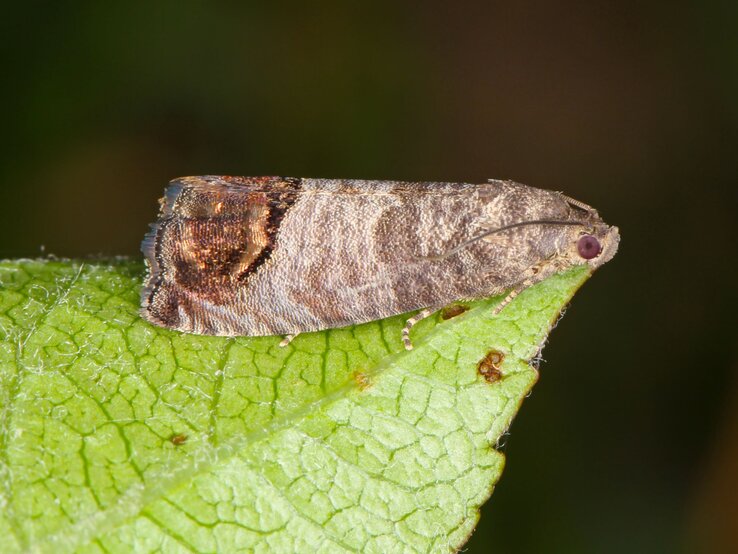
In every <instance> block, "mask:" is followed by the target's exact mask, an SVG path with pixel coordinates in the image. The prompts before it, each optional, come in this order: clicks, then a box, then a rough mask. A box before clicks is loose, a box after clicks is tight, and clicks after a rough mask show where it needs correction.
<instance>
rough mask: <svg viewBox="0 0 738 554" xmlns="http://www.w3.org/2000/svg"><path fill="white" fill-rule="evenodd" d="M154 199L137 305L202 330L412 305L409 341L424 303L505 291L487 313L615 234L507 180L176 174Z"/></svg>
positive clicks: (237, 331) (269, 327) (609, 250)
mask: <svg viewBox="0 0 738 554" xmlns="http://www.w3.org/2000/svg"><path fill="white" fill-rule="evenodd" d="M160 204H161V210H160V214H159V219H158V221H157V222H156V223H154V224H153V225H152V226H151V231H150V232H149V233H148V234H147V235H146V238H145V239H144V241H143V244H142V250H143V253H144V254H145V256H146V262H147V266H148V269H149V273H148V277H147V279H146V283H145V286H144V287H143V291H142V295H141V299H142V314H143V316H144V317H145V318H146V319H147V320H148V321H150V322H151V323H154V324H156V325H161V326H163V327H167V328H170V329H176V330H178V331H185V332H189V333H197V334H203V335H220V336H236V335H247V336H262V335H287V336H288V337H290V338H291V336H293V335H296V334H298V333H303V332H308V331H319V330H322V329H330V328H334V327H343V326H347V325H354V324H357V323H364V322H367V321H372V320H375V319H381V318H385V317H389V316H392V315H396V314H400V313H404V312H409V311H413V310H421V312H420V313H419V314H417V315H416V316H414V317H412V318H410V319H409V320H408V322H407V326H406V327H405V330H404V331H403V340H404V342H405V346H406V347H407V348H412V346H411V343H410V338H409V333H410V329H411V327H412V326H413V325H414V324H415V323H416V322H417V321H419V320H420V319H422V318H423V317H425V316H427V315H428V314H430V313H432V312H433V311H434V310H436V309H439V308H441V307H443V306H445V305H447V304H449V303H451V302H454V301H462V300H474V299H480V298H485V297H488V296H493V295H497V294H500V293H502V292H503V291H505V290H509V293H508V295H507V296H506V298H505V300H503V302H502V303H501V304H500V305H498V307H497V308H496V309H495V313H497V312H499V311H500V310H501V309H502V308H503V307H504V306H505V305H507V303H509V302H510V300H512V298H514V297H515V295H517V294H518V293H519V292H520V291H522V290H523V289H525V288H526V287H529V286H531V285H533V284H535V283H537V282H539V281H542V280H543V279H545V278H546V277H548V276H549V275H551V274H553V273H555V272H559V271H562V270H564V269H567V268H570V267H572V266H575V265H582V264H586V265H588V266H589V267H590V269H591V270H594V269H596V268H597V267H599V266H600V265H602V264H603V263H605V262H607V261H608V260H610V259H611V258H612V257H613V255H614V254H615V252H616V251H617V247H618V241H619V235H618V229H617V227H610V226H608V225H606V224H605V223H604V222H603V221H602V219H600V217H599V215H598V214H597V212H596V211H595V210H594V209H592V208H591V207H589V206H587V205H586V204H583V203H581V202H578V201H576V200H573V199H571V198H568V197H567V196H564V195H563V194H561V193H558V192H552V191H547V190H540V189H536V188H532V187H528V186H525V185H521V184H519V183H515V182H512V181H494V180H491V181H489V182H487V183H482V184H477V185H473V184H465V183H427V182H421V183H410V182H399V181H355V180H332V179H298V178H282V177H220V176H205V177H183V178H180V179H175V180H174V181H172V182H171V183H170V184H169V187H168V188H167V190H166V194H165V196H164V198H162V199H161V201H160ZM286 341H287V342H288V341H289V338H288V339H286ZM283 342H284V341H283ZM285 344H286V342H285Z"/></svg>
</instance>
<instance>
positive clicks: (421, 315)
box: [402, 308, 436, 350]
mask: <svg viewBox="0 0 738 554" xmlns="http://www.w3.org/2000/svg"><path fill="white" fill-rule="evenodd" d="M435 311H436V310H435V308H425V309H423V310H420V311H419V312H418V313H417V314H415V315H414V316H413V317H411V318H410V319H408V320H407V321H406V322H405V327H404V328H403V329H402V343H403V344H404V345H405V350H412V349H413V343H412V342H410V329H412V328H413V327H414V326H415V324H416V323H418V322H419V321H422V320H424V319H425V318H426V317H428V316H429V315H431V314H432V313H433V312H435Z"/></svg>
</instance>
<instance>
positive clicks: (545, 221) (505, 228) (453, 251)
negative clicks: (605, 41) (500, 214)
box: [424, 219, 587, 261]
mask: <svg viewBox="0 0 738 554" xmlns="http://www.w3.org/2000/svg"><path fill="white" fill-rule="evenodd" d="M526 225H580V226H582V227H586V226H587V225H586V224H585V223H584V222H581V221H561V220H558V219H536V220H533V221H521V222H520V223H511V224H510V225H505V226H503V227H498V228H497V229H490V230H489V231H485V232H484V233H481V234H479V235H477V236H476V237H472V238H470V239H469V240H465V241H464V242H462V243H461V244H459V245H458V246H456V247H454V248H452V249H451V250H449V251H448V252H446V253H444V254H441V255H440V256H424V257H425V258H426V259H429V260H434V261H440V260H445V259H446V258H448V257H450V256H453V255H454V254H457V253H458V252H460V251H461V250H463V249H464V248H466V247H467V246H469V245H470V244H473V243H475V242H477V241H478V240H481V239H483V238H485V237H488V236H490V235H494V234H497V233H502V232H503V231H509V230H510V229H515V228H517V227H524V226H526Z"/></svg>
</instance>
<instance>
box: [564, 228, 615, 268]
mask: <svg viewBox="0 0 738 554" xmlns="http://www.w3.org/2000/svg"><path fill="white" fill-rule="evenodd" d="M619 242H620V234H619V232H618V228H617V227H608V226H607V225H604V224H603V225H599V226H597V227H595V228H592V229H586V228H585V229H584V230H581V231H580V232H579V233H578V236H577V237H576V242H575V244H574V247H575V248H576V257H577V258H578V259H579V263H582V262H585V263H587V265H589V266H591V267H592V268H593V269H594V268H597V267H599V266H601V265H602V264H604V263H605V262H607V261H609V260H610V259H611V258H612V257H613V256H614V255H615V252H617V249H618V243H619Z"/></svg>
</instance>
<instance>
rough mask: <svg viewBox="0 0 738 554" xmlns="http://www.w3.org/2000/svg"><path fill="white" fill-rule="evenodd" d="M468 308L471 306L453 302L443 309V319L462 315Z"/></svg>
mask: <svg viewBox="0 0 738 554" xmlns="http://www.w3.org/2000/svg"><path fill="white" fill-rule="evenodd" d="M468 310H469V306H464V305H463V304H451V305H450V306H446V307H445V308H443V309H442V310H441V319H443V320H446V319H451V318H452V317H456V316H457V315H461V314H463V313H464V312H466V311H468Z"/></svg>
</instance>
